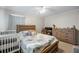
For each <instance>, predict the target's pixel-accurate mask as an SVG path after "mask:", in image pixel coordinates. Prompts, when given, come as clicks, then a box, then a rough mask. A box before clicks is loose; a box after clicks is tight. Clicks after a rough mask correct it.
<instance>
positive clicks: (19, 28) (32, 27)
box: [16, 25, 36, 33]
mask: <svg viewBox="0 0 79 59" xmlns="http://www.w3.org/2000/svg"><path fill="white" fill-rule="evenodd" d="M26 30H33V31H36V27H35V25H16V31H17V33H18V32H20V31H26Z"/></svg>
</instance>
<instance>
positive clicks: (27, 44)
mask: <svg viewBox="0 0 79 59" xmlns="http://www.w3.org/2000/svg"><path fill="white" fill-rule="evenodd" d="M56 41H57V39H56V38H55V37H54V36H49V35H45V34H41V33H38V34H37V35H34V36H27V37H25V38H21V43H20V46H21V49H22V51H23V52H24V53H33V52H40V48H42V47H44V46H46V45H49V44H53V43H54V42H56Z"/></svg>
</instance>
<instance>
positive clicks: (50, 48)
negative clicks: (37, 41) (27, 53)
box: [16, 25, 58, 53]
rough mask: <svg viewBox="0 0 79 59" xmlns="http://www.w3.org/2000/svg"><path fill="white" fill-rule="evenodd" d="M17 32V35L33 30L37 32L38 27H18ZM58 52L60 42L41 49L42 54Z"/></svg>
mask: <svg viewBox="0 0 79 59" xmlns="http://www.w3.org/2000/svg"><path fill="white" fill-rule="evenodd" d="M16 27H17V28H16V31H17V33H18V32H20V31H26V30H33V31H36V26H35V25H17V26H16ZM57 50H58V41H57V42H54V43H53V44H52V45H48V46H45V47H43V48H42V49H41V51H40V52H41V53H52V52H57Z"/></svg>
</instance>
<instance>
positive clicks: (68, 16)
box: [45, 10, 79, 29]
mask: <svg viewBox="0 0 79 59" xmlns="http://www.w3.org/2000/svg"><path fill="white" fill-rule="evenodd" d="M53 24H55V25H56V26H57V27H61V28H63V27H72V26H73V25H76V27H77V29H79V10H72V11H67V12H64V13H59V14H55V15H51V16H48V17H46V18H45V26H52V25H53Z"/></svg>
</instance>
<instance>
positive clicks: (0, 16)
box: [0, 8, 9, 31]
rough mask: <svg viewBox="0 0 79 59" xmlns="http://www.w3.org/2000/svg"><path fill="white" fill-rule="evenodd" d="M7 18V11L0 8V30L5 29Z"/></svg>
mask: <svg viewBox="0 0 79 59" xmlns="http://www.w3.org/2000/svg"><path fill="white" fill-rule="evenodd" d="M8 18H9V16H8V11H7V10H4V9H1V8H0V31H5V30H7V28H8Z"/></svg>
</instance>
